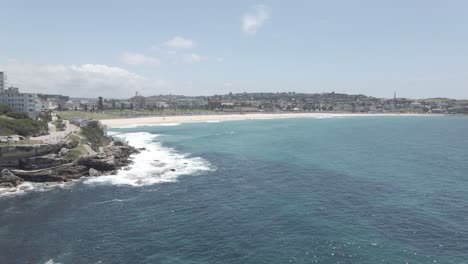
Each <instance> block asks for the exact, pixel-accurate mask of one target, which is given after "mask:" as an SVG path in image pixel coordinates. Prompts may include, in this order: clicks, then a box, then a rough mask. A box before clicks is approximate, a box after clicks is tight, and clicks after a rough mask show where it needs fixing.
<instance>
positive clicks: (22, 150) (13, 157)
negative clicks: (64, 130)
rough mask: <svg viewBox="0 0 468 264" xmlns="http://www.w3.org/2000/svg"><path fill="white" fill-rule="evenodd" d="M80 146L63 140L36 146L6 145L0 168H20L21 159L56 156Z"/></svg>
mask: <svg viewBox="0 0 468 264" xmlns="http://www.w3.org/2000/svg"><path fill="white" fill-rule="evenodd" d="M77 145H78V142H75V141H71V140H62V141H59V142H57V143H54V144H35V145H4V146H0V167H14V168H18V167H20V164H21V159H27V158H33V157H39V156H44V155H48V154H55V153H58V152H60V150H61V149H72V148H74V147H76V146H77Z"/></svg>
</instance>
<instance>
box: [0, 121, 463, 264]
mask: <svg viewBox="0 0 468 264" xmlns="http://www.w3.org/2000/svg"><path fill="white" fill-rule="evenodd" d="M110 133H112V134H113V135H115V136H116V137H121V138H124V139H125V140H127V141H129V142H130V143H131V144H133V145H135V146H137V147H144V148H145V150H144V151H142V153H141V154H137V155H136V156H135V157H134V162H135V163H134V164H133V165H132V166H130V168H128V169H127V170H122V171H119V173H118V174H117V175H114V176H106V177H98V178H87V179H82V180H79V181H76V182H72V183H67V184H65V185H61V186H54V187H46V186H44V185H31V186H32V188H33V190H32V191H24V192H22V193H13V194H8V195H3V196H2V197H0V263H2V264H9V263H40V264H43V263H47V264H52V263H63V264H67V263H164V264H176V263H190V264H198V263H268V264H271V263H359V264H362V263H468V118H466V117H433V116H432V117H397V116H394V117H390V116H389V117H344V118H322V119H319V118H298V119H272V120H245V121H227V122H206V123H191V124H169V125H164V126H134V127H127V128H120V129H112V130H111V132H110Z"/></svg>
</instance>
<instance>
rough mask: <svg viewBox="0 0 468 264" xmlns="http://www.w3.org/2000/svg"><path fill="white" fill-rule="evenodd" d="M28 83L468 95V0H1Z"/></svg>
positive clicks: (25, 87)
mask: <svg viewBox="0 0 468 264" xmlns="http://www.w3.org/2000/svg"><path fill="white" fill-rule="evenodd" d="M0 6H1V9H0V24H1V25H2V29H1V31H2V33H1V35H0V71H5V72H6V74H7V76H8V80H7V81H8V84H9V85H12V86H16V87H19V88H20V90H21V91H24V92H37V93H53V94H64V95H69V96H76V97H97V96H104V97H106V98H127V97H130V96H133V95H134V94H135V93H136V92H139V93H140V94H142V95H145V96H150V95H157V94H171V93H172V94H183V95H213V94H226V93H229V92H234V93H236V92H288V91H294V92H306V93H321V92H333V91H334V92H337V93H349V94H365V95H370V96H375V97H384V98H389V97H393V93H394V92H396V93H397V96H398V97H406V98H429V97H450V98H458V99H468V1H466V0H446V1H440V0H393V1H390V0H381V1H375V0H362V1H361V0H353V1H350V0H341V1H338V0H326V1H325V0H324V1H319V0H317V1H316V0H290V1H283V0H271V1H262V2H259V1H248V0H236V1H228V0H224V1H221V0H197V1H189V0H186V1H181V0H171V1H167V0H166V1H157V0H152V1H150V0H147V1H143V0H133V1H119V0H113V1H111V0H100V1H96V0H92V1H91V0H80V1H64V0H42V1H35V0H29V1H24V0H15V1H11V0H0Z"/></svg>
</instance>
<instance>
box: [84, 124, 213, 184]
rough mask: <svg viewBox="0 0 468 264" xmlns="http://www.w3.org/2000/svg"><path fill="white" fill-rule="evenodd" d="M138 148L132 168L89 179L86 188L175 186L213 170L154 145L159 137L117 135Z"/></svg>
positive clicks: (190, 158)
mask: <svg viewBox="0 0 468 264" xmlns="http://www.w3.org/2000/svg"><path fill="white" fill-rule="evenodd" d="M115 137H119V138H122V139H123V140H125V141H127V142H128V143H129V144H130V145H131V146H133V147H135V148H144V150H142V151H141V152H140V153H139V154H136V155H134V156H133V157H132V159H133V164H132V165H130V166H129V167H127V168H124V169H121V170H119V171H118V172H117V174H116V175H110V176H100V177H96V178H87V179H86V180H85V181H84V183H86V184H113V185H129V186H144V185H152V184H156V183H162V182H174V181H176V180H177V178H178V177H179V176H181V175H192V174H197V173H200V172H204V171H210V170H213V167H212V166H211V164H210V163H209V162H208V161H206V160H204V159H202V158H200V157H190V155H188V154H183V153H179V152H177V151H176V150H174V149H172V148H168V147H165V146H163V145H162V144H161V143H159V142H155V139H156V138H157V137H158V135H155V134H151V133H147V132H138V133H125V134H120V135H116V136H115Z"/></svg>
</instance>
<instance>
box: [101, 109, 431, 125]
mask: <svg viewBox="0 0 468 264" xmlns="http://www.w3.org/2000/svg"><path fill="white" fill-rule="evenodd" d="M360 116H429V114H351V113H252V114H219V115H181V116H153V117H137V118H125V119H105V120H101V123H103V124H104V125H106V126H108V127H109V128H113V127H114V128H115V127H128V126H140V125H158V124H162V125H163V124H166V125H169V124H179V123H194V122H220V121H233V120H250V119H279V118H329V117H360Z"/></svg>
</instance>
